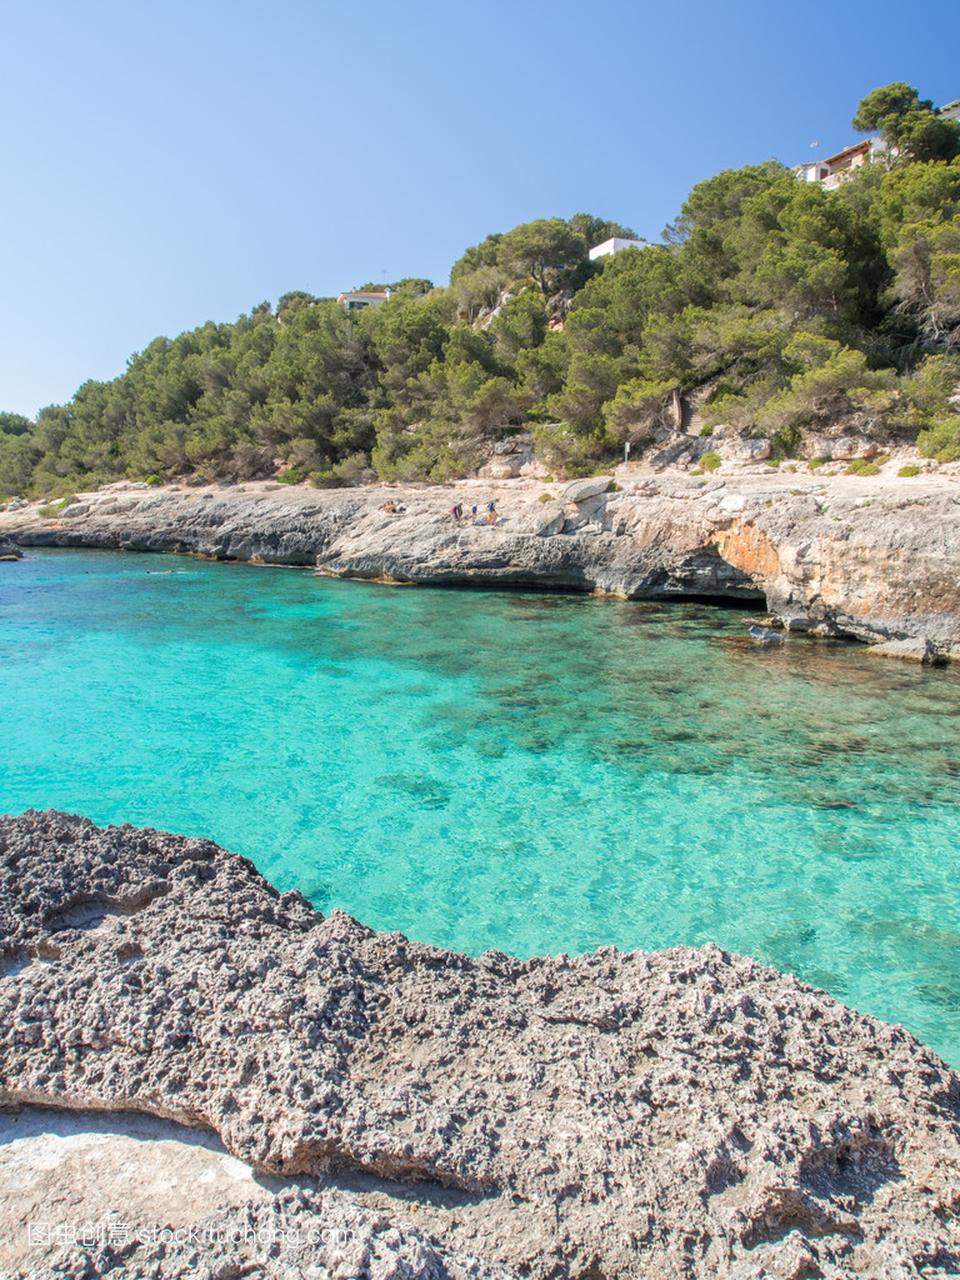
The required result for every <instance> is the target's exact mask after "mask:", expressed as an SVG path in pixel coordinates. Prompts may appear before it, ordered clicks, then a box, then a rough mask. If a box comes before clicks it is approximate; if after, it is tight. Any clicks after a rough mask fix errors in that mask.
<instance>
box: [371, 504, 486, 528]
mask: <svg viewBox="0 0 960 1280" xmlns="http://www.w3.org/2000/svg"><path fill="white" fill-rule="evenodd" d="M406 509H407V508H406V507H405V506H404V505H403V503H402V502H395V501H394V500H393V498H388V499H387V501H386V502H384V503H382V504H381V506H380V510H381V511H385V512H386V513H387V515H391V516H398V515H400V514H401V512H403V511H406ZM468 518H469V519H470V521H471V523H473V524H496V523H497V520H498V519H499V518H500V513H499V511H498V510H497V504H496V502H494V500H493V499H492V498H491V500H490V501H489V502H488V503H487V504H486V506H485V507H484V509H483V511H482V512H481V510H480V507H479V506H478V504H477V503H476V502H475V503H474V504H473V506H472V507H471V508H470V512H469V517H468V513H467V509H466V507H464V505H463V503H462V502H457V503H455V504H454V505H453V506H452V507H451V508H450V519H451V520H452V521H453V523H454V524H455V525H458V526H459V525H462V524H463V522H464V520H466V519H468Z"/></svg>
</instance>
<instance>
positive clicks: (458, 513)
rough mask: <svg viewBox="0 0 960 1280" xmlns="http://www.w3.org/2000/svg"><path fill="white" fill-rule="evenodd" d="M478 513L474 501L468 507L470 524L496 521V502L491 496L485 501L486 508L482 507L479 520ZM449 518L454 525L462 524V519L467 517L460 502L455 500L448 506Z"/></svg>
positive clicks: (497, 514) (493, 522)
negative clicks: (482, 510)
mask: <svg viewBox="0 0 960 1280" xmlns="http://www.w3.org/2000/svg"><path fill="white" fill-rule="evenodd" d="M478 515H480V508H479V507H478V505H477V504H476V503H474V504H473V506H472V507H471V508H470V521H471V523H472V524H496V523H497V519H498V517H499V512H498V511H497V504H496V503H495V502H494V501H493V499H492V498H491V500H490V501H489V502H488V503H487V505H486V508H485V509H484V514H483V516H482V517H481V518H480V519H479V520H478V519H477V517H478ZM450 518H451V520H452V521H453V523H454V524H455V525H458V526H459V525H461V524H463V522H464V520H465V519H466V518H467V512H466V508H465V507H464V505H463V503H462V502H457V503H455V504H454V505H453V506H452V507H451V508H450Z"/></svg>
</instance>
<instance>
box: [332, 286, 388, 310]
mask: <svg viewBox="0 0 960 1280" xmlns="http://www.w3.org/2000/svg"><path fill="white" fill-rule="evenodd" d="M392 293H393V290H392V289H391V288H390V286H389V285H388V286H387V288H386V289H352V290H351V291H350V292H349V293H340V294H338V295H337V301H338V302H339V303H340V305H341V306H343V307H345V308H346V309H347V311H359V310H360V308H361V307H379V306H380V304H381V303H382V302H386V301H387V300H388V299H389V297H390V295H391V294H392Z"/></svg>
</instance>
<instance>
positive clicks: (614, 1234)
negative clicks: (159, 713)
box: [0, 813, 960, 1280]
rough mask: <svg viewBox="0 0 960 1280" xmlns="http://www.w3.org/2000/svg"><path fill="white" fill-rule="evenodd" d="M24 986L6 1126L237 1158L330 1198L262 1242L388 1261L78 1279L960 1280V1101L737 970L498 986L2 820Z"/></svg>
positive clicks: (944, 1084)
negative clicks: (344, 1240)
mask: <svg viewBox="0 0 960 1280" xmlns="http://www.w3.org/2000/svg"><path fill="white" fill-rule="evenodd" d="M0 974H2V977H0V1103H2V1105H4V1106H7V1107H20V1106H27V1105H42V1106H43V1105H46V1106H58V1107H61V1108H62V1107H69V1108H77V1109H111V1110H114V1111H135V1112H145V1113H150V1114H152V1115H156V1116H161V1117H165V1118H167V1119H169V1120H175V1121H179V1122H181V1123H183V1124H187V1125H192V1126H198V1127H203V1128H205V1129H209V1130H213V1131H215V1132H216V1133H217V1134H219V1135H220V1137H221V1138H222V1140H223V1142H224V1143H225V1145H226V1146H227V1148H228V1149H229V1150H230V1151H231V1152H232V1153H234V1155H236V1156H238V1157H240V1158H241V1159H243V1160H244V1161H247V1162H248V1163H250V1164H252V1165H253V1166H255V1167H256V1168H257V1169H259V1170H262V1171H266V1172H268V1173H271V1174H275V1175H285V1176H291V1175H313V1176H316V1177H317V1178H318V1179H319V1182H318V1183H317V1189H316V1190H315V1191H303V1190H297V1191H296V1192H295V1193H294V1192H293V1191H287V1192H283V1193H282V1194H281V1195H280V1196H278V1198H277V1200H276V1201H275V1202H273V1203H272V1204H267V1205H264V1204H263V1203H259V1204H257V1205H256V1206H253V1207H251V1208H250V1209H249V1210H247V1211H241V1210H231V1211H230V1213H231V1215H232V1217H230V1215H227V1216H228V1217H230V1220H231V1221H234V1220H236V1218H237V1215H238V1214H239V1216H240V1218H241V1219H242V1218H243V1216H244V1212H246V1215H247V1217H248V1218H256V1219H257V1220H262V1219H263V1218H264V1215H266V1217H267V1218H270V1216H271V1215H273V1216H274V1217H276V1216H277V1215H283V1216H284V1217H285V1219H289V1220H292V1221H295V1222H297V1223H299V1224H300V1226H301V1227H304V1228H305V1227H307V1226H309V1224H311V1223H316V1222H320V1221H323V1215H324V1214H328V1215H329V1220H330V1221H331V1222H332V1223H334V1224H342V1223H343V1222H344V1221H345V1220H346V1219H347V1218H350V1215H351V1214H352V1215H353V1219H352V1220H353V1221H354V1225H355V1226H356V1233H355V1236H354V1240H355V1242H356V1241H360V1245H361V1246H362V1247H359V1246H358V1250H357V1251H355V1252H354V1254H353V1255H351V1256H350V1257H347V1258H346V1261H344V1257H345V1256H346V1255H344V1257H335V1256H334V1255H333V1254H332V1253H331V1251H330V1250H331V1249H332V1247H333V1246H330V1245H327V1244H324V1245H322V1246H321V1245H317V1246H316V1249H315V1251H314V1252H313V1253H311V1252H310V1251H309V1249H308V1250H307V1251H306V1252H303V1251H302V1250H301V1251H300V1252H298V1253H297V1254H296V1257H295V1258H292V1255H290V1257H289V1258H288V1262H289V1267H288V1269H286V1270H284V1269H283V1268H284V1267H287V1266H288V1262H285V1261H284V1258H285V1257H287V1256H288V1255H285V1254H284V1252H283V1249H282V1248H281V1247H280V1246H277V1247H276V1248H274V1249H272V1250H268V1253H269V1258H267V1259H266V1260H263V1259H261V1260H260V1262H257V1257H255V1256H252V1254H251V1250H252V1253H253V1254H256V1249H255V1248H254V1247H253V1246H250V1247H247V1246H244V1248H245V1249H246V1253H243V1252H242V1250H241V1252H240V1253H237V1252H236V1251H235V1253H234V1254H231V1253H230V1251H229V1249H228V1250H227V1252H226V1255H224V1251H223V1249H220V1250H219V1252H218V1253H217V1255H216V1259H215V1261H216V1264H217V1266H220V1267H221V1268H224V1269H221V1270H216V1269H215V1268H213V1261H214V1260H213V1259H209V1258H207V1257H206V1255H204V1254H203V1251H202V1250H199V1251H198V1249H197V1248H195V1247H193V1246H183V1248H181V1247H180V1246H173V1245H170V1246H163V1245H156V1246H144V1245H142V1244H137V1243H135V1242H131V1243H129V1244H126V1245H117V1246H116V1247H115V1248H112V1249H111V1248H101V1249H99V1250H86V1251H85V1252H84V1251H83V1250H80V1251H79V1252H78V1251H74V1253H73V1254H71V1258H70V1260H69V1263H63V1260H62V1259H61V1261H60V1263H58V1264H57V1265H63V1266H66V1267H67V1270H66V1274H71V1275H72V1274H76V1275H80V1274H87V1275H105V1274H111V1275H138V1276H139V1275H151V1276H154V1275H162V1276H172V1275H177V1276H180V1275H194V1276H205V1275H207V1274H209V1275H211V1276H212V1275H214V1274H216V1275H218V1276H222V1275H239V1274H241V1271H242V1273H243V1274H248V1273H250V1274H264V1275H271V1276H272V1275H278V1276H279V1275H289V1276H294V1275H296V1276H306V1275H308V1274H314V1275H316V1274H330V1275H342V1276H354V1275H356V1276H373V1277H388V1276H389V1277H396V1278H397V1280H399V1277H408V1278H409V1277H424V1280H426V1278H427V1277H431V1278H435V1280H440V1277H443V1276H448V1277H453V1278H456V1277H460V1276H466V1275H473V1276H477V1277H483V1276H489V1277H494V1276H506V1275H513V1276H520V1275H523V1276H532V1277H543V1278H545V1277H583V1278H584V1280H586V1278H587V1277H591V1278H597V1280H599V1278H600V1277H604V1278H605V1280H615V1278H617V1280H619V1278H623V1280H626V1277H651V1278H653V1277H656V1278H657V1280H669V1278H670V1277H685V1278H693V1277H697V1278H700V1277H706V1276H710V1277H737V1278H740V1280H746V1278H747V1277H753V1278H757V1280H759V1278H760V1277H772V1278H776V1277H779V1278H781V1280H788V1278H789V1280H804V1278H812V1277H830V1280H853V1278H854V1277H889V1278H891V1280H892V1278H894V1277H904V1276H921V1275H922V1276H933V1275H948V1274H955V1273H956V1269H957V1268H958V1267H960V1224H958V1214H960V1079H958V1077H957V1076H956V1075H954V1074H953V1072H951V1071H950V1070H949V1069H948V1068H947V1067H946V1066H945V1064H944V1063H943V1062H941V1061H940V1060H939V1059H938V1058H937V1057H936V1055H935V1054H934V1053H933V1052H932V1051H930V1050H928V1049H926V1048H924V1047H923V1046H922V1045H920V1044H919V1043H917V1041H916V1040H914V1039H913V1038H912V1037H911V1036H910V1035H909V1034H907V1033H906V1032H905V1031H903V1030H902V1029H900V1028H897V1027H892V1026H887V1025H885V1024H883V1023H880V1022H878V1021H876V1020H875V1019H872V1018H869V1017H865V1016H861V1015H858V1014H856V1013H853V1012H852V1011H850V1010H848V1009H846V1008H844V1007H843V1006H842V1005H840V1004H838V1003H837V1002H836V1001H834V1000H832V999H830V998H829V997H827V996H826V995H824V994H823V993H821V992H817V991H814V990H812V989H811V988H809V987H806V986H804V985H802V984H801V983H799V982H797V981H795V980H794V979H792V978H789V977H784V976H782V975H780V974H778V973H776V972H774V971H773V970H771V969H767V968H764V967H762V966H761V965H758V964H756V963H754V962H753V961H751V960H748V959H744V958H742V957H736V956H731V955H728V954H727V953H725V952H723V951H721V950H720V949H719V948H717V947H714V946H707V947H704V948H701V949H699V950H692V949H689V948H675V949H673V950H670V951H665V952H660V953H652V954H644V953H639V952H635V953H631V954H618V953H617V952H616V951H614V950H612V949H603V950H600V951H598V952H597V953H596V954H594V955H589V956H581V957H579V958H577V959H569V958H567V957H559V958H557V959H535V960H530V961H525V962H521V961H519V960H513V959H510V958H508V957H507V956H504V955H502V954H499V953H486V954H485V955H483V956H481V957H479V958H478V959H469V958H467V957H465V956H460V955H455V954H452V953H450V952H446V951H442V950H439V949H436V948H433V947H428V946H422V945H419V944H416V943H413V942H410V941H408V940H407V939H405V938H404V937H402V936H401V935H399V934H377V933H374V932H372V931H371V930H369V929H367V928H364V926H362V925H360V924H358V923H357V922H356V921H354V920H352V919H349V918H348V917H346V916H344V915H342V914H339V913H336V912H335V913H333V914H332V915H330V916H328V917H323V916H321V915H320V914H318V913H317V912H315V911H313V910H312V909H311V907H310V906H309V904H308V903H307V902H306V901H305V900H304V899H303V898H302V897H300V896H299V895H298V894H295V893H288V894H279V893H277V892H276V891H275V890H274V889H272V888H271V887H270V886H269V885H268V884H267V883H266V882H265V881H264V880H263V879H262V878H261V877H260V876H259V875H258V874H257V872H256V871H255V869H254V867H253V866H252V865H251V864H250V863H249V862H247V861H245V860H244V859H241V858H239V857H236V856H235V855H233V854H230V853H227V852H225V851H223V850H222V849H219V848H218V847H217V846H216V845H214V844H212V843H210V842H208V841H203V840H190V839H185V838H183V837H179V836H173V835H167V834H163V833H160V832H155V831H149V830H147V831H139V830H135V829H133V828H131V827H121V828H108V829H106V830H100V829H98V828H96V827H95V826H93V825H92V824H91V823H89V822H87V821H86V820H84V819H80V818H75V817H70V816H67V815H64V814H59V813H29V814H26V815H24V816H23V817H20V818H3V819H0ZM331 1197H332V1199H331ZM325 1198H326V1199H325ZM364 1242H366V1243H364ZM374 1246H375V1247H374ZM191 1247H193V1254H192V1255H190V1256H189V1257H188V1256H187V1254H185V1253H184V1249H189V1248H191ZM237 1248H238V1249H239V1248H240V1246H237ZM323 1250H326V1252H323ZM291 1258H292V1260H291ZM54 1261H56V1260H55V1259H54ZM261 1263H262V1267H261V1270H259V1271H258V1270H256V1269H255V1264H256V1265H261ZM334 1264H335V1265H334ZM311 1265H315V1266H317V1267H329V1268H330V1269H329V1271H328V1272H322V1271H320V1272H318V1271H316V1270H315V1271H314V1272H312V1273H311V1272H310V1270H309V1268H310V1266H311ZM52 1266H53V1263H52V1262H51V1261H50V1259H46V1260H43V1261H42V1263H38V1265H37V1267H36V1270H35V1274H45V1272H44V1270H43V1268H44V1267H52ZM205 1267H209V1268H211V1269H210V1270H205V1269H204V1268H205ZM246 1267H249V1271H247V1270H243V1268H246ZM84 1268H86V1270H84ZM111 1268H115V1270H111ZM178 1268H179V1269H178ZM338 1268H340V1269H338ZM61 1273H62V1272H56V1271H55V1269H54V1270H51V1271H50V1274H61Z"/></svg>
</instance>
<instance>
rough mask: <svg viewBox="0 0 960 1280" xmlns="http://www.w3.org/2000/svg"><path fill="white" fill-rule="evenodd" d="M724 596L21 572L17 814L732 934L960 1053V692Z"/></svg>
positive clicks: (269, 860) (385, 884) (436, 931)
mask: <svg viewBox="0 0 960 1280" xmlns="http://www.w3.org/2000/svg"><path fill="white" fill-rule="evenodd" d="M743 634H744V619H743V617H742V616H741V615H738V614H736V613H731V612H728V611H724V610H719V609H716V608H712V607H710V606H707V605H694V604H686V605H682V604H676V605H673V604H671V605H657V604H642V603H630V604H619V603H611V602H609V601H596V600H591V599H588V598H579V597H573V596H548V595H539V594H537V595H528V594H507V593H501V592H490V591H482V592H481V591H473V592H466V591H458V592H455V591H439V590H415V589H396V588H394V589H391V588H386V587H379V586H372V585H361V584H357V583H341V582H331V581H326V580H323V579H319V578H317V577H315V576H313V575H312V574H309V573H307V572H303V571H293V570H279V569H262V568H252V567H249V566H238V565H223V564H208V563H201V562H195V561H192V560H187V559H182V558H176V557H171V556H135V555H122V554H115V553H109V552H82V551H66V552H54V551H51V552H31V553H30V554H29V557H28V558H27V559H25V560H24V561H23V562H21V563H19V564H7V565H0V811H2V812H8V813H16V812H20V811H22V810H23V809H25V808H28V807H30V806H35V807H47V806H57V807H59V808H63V809H68V810H72V811H74V812H77V813H82V814H86V815H88V816H89V817H91V818H93V819H95V820H96V821H98V822H117V821H130V822H134V823H137V824H150V825H153V826H158V827H163V828H168V829H170V830H173V831H181V832H185V833H187V834H191V835H204V836H210V837H212V838H213V839H215V840H217V841H218V842H219V843H221V844H223V845H225V846H227V847H228V848H231V849H235V850H237V851H239V852H241V853H244V854H246V855H248V856H249V857H251V858H252V859H253V860H254V861H255V862H256V864H257V866H258V867H259V868H260V870H261V871H262V872H263V873H264V874H265V875H266V876H267V877H269V879H271V880H272V881H273V882H274V883H275V884H276V885H278V886H279V887H281V888H285V889H286V888H298V889H300V890H302V891H303V892H304V893H305V894H306V895H307V896H308V897H309V898H311V899H312V900H313V902H314V903H315V905H316V906H317V907H319V908H320V909H323V910H326V909H328V908H330V907H333V906H338V907H342V908H343V909H344V910H346V911H349V912H350V913H351V914H353V915H356V916H357V917H359V918H360V919H361V920H363V921H365V922H366V923H368V924H371V925H374V926H376V927H378V928H387V929H401V930H403V931H404V932H405V933H407V934H409V935H411V936H412V937H414V938H417V939H421V940H424V941H429V942H435V943H439V944H442V945H444V946H450V947H456V948H459V949H462V950H466V951H470V952H479V951H481V950H483V949H484V948H487V947H497V948H500V949H502V950H504V951H509V952H512V953H514V954H518V955H530V954H533V953H537V952H554V953H555V952H559V951H567V952H577V951H582V950H586V949H590V948H593V947H596V946H598V945H600V944H603V943H614V944H616V945H617V946H619V947H624V948H627V947H648V948H649V947H663V946H668V945H671V944H673V943H677V942H688V943H700V942H704V941H706V940H709V939H713V940H715V941H717V942H719V943H720V944H721V945H723V946H725V947H728V948H732V949H734V950H738V951H743V952H747V953H749V954H752V955H754V956H757V957H758V958H760V959H762V960H764V961H767V962H769V963H771V964H774V965H776V966H777V967H778V968H781V969H785V970H788V971H790V972H793V973H796V974H798V975H799V976H801V977H802V978H804V979H806V980H808V981H810V982H813V983H815V984H817V985H819V986H822V987H825V988H826V989H827V990H828V991H830V992H832V993H833V994H834V995H836V996H839V997H840V998H842V999H843V1000H845V1001H847V1002H848V1003H849V1004H852V1005H853V1006H855V1007H856V1008H859V1009H863V1010H867V1011H869V1012H872V1013H875V1014H878V1015H880V1016H881V1017H884V1018H887V1019H890V1020H892V1021H899V1022H903V1023H904V1024H905V1025H906V1026H908V1027H909V1028H910V1029H911V1030H912V1031H914V1032H915V1033H916V1034H917V1035H919V1036H920V1037H921V1038H922V1039H924V1040H926V1041H927V1042H928V1043H930V1044H931V1045H933V1046H934V1047H935V1048H937V1049H938V1050H939V1051H940V1052H941V1053H943V1054H944V1055H945V1056H946V1057H947V1058H948V1060H950V1061H952V1062H954V1063H960V859H958V849H960V679H958V678H957V677H955V676H952V675H950V674H949V673H942V672H926V671H919V670H916V669H914V668H912V667H901V666H900V665H899V664H897V663H887V662H882V661H879V660H877V659H871V658H869V657H867V656H865V655H864V653H863V652H862V650H858V649H857V648H855V647H845V646H828V645H823V644H820V645H818V644H816V643H815V642H813V641H808V640H803V639H798V640H796V641H794V642H789V643H787V645H785V646H784V648H783V649H782V650H770V651H767V650H762V649H756V648H754V647H753V646H752V645H750V644H749V642H746V643H745V642H744V641H743V639H742V637H743Z"/></svg>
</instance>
